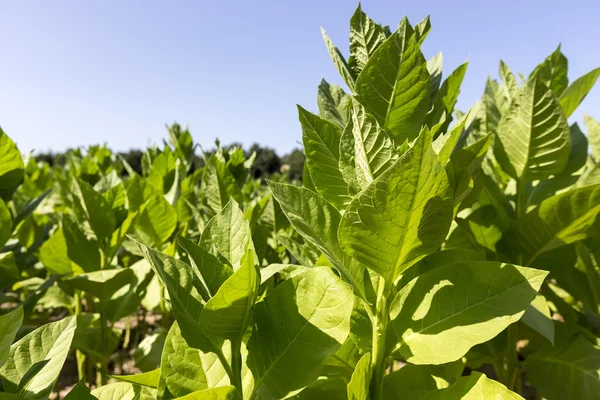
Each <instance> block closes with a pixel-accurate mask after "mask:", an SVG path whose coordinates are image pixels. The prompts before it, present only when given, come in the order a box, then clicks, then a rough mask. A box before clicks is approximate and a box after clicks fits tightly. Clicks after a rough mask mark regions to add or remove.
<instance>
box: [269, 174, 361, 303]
mask: <svg viewBox="0 0 600 400" xmlns="http://www.w3.org/2000/svg"><path fill="white" fill-rule="evenodd" d="M269 187H270V188H271V192H272V193H273V197H275V199H276V200H277V201H278V202H279V204H280V205H281V209H282V210H283V212H284V213H285V215H286V216H287V217H288V219H289V220H290V223H291V224H292V226H293V227H294V229H296V231H297V232H298V233H299V234H300V235H302V237H304V239H305V240H306V241H308V242H309V243H311V244H313V245H314V246H316V247H317V249H318V250H319V251H321V252H322V253H323V254H325V256H326V257H327V259H328V260H329V261H330V262H331V264H333V266H334V267H335V268H337V270H338V271H340V273H341V274H342V276H343V277H344V279H345V280H346V281H347V282H349V283H350V284H351V285H352V287H353V288H354V290H355V292H356V294H357V295H359V296H360V297H362V298H365V294H364V292H365V290H364V276H365V269H364V267H362V266H361V265H359V264H358V263H356V262H354V261H353V260H352V259H350V257H348V256H347V255H345V254H344V252H343V251H342V248H341V246H340V242H339V240H338V229H339V226H340V221H341V216H340V213H339V212H338V211H337V210H336V209H335V208H334V207H333V206H332V205H331V204H329V203H328V202H327V201H325V199H324V198H322V197H321V196H319V195H318V194H317V193H315V192H313V191H311V190H308V189H305V188H301V187H298V186H295V185H287V184H282V183H275V182H269Z"/></svg>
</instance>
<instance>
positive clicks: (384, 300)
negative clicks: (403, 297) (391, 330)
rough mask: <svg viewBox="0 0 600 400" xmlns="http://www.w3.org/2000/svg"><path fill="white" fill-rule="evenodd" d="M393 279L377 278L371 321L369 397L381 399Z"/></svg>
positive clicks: (385, 365)
mask: <svg viewBox="0 0 600 400" xmlns="http://www.w3.org/2000/svg"><path fill="white" fill-rule="evenodd" d="M392 283H393V280H391V279H389V280H385V279H383V278H380V279H379V287H378V289H377V304H376V309H375V321H374V323H373V343H372V350H371V389H370V391H371V399H372V400H381V399H382V398H383V378H384V376H385V370H386V369H387V357H386V353H385V337H386V331H387V325H388V321H389V319H390V317H389V312H388V307H389V304H388V303H389V295H390V292H391V289H392Z"/></svg>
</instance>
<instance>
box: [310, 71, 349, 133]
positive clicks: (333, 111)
mask: <svg viewBox="0 0 600 400" xmlns="http://www.w3.org/2000/svg"><path fill="white" fill-rule="evenodd" d="M349 103H350V96H349V95H347V94H346V93H345V92H344V89H342V88H341V87H339V86H337V85H334V84H332V83H329V82H327V81H326V80H325V79H322V80H321V83H320V84H319V89H318V92H317V104H318V105H319V115H320V116H321V118H324V119H326V120H328V121H330V122H333V123H334V124H336V125H337V126H339V127H340V128H343V127H344V126H345V125H346V123H347V122H348V104H349Z"/></svg>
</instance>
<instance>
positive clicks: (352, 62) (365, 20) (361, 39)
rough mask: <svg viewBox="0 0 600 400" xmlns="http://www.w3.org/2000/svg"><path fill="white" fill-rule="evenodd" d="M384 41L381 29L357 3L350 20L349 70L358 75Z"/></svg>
mask: <svg viewBox="0 0 600 400" xmlns="http://www.w3.org/2000/svg"><path fill="white" fill-rule="evenodd" d="M386 39H387V37H386V35H385V32H384V30H383V27H382V26H381V25H379V24H377V23H375V22H374V21H373V20H372V19H371V18H369V17H368V16H367V14H365V13H364V12H363V10H362V8H361V6H360V3H359V4H358V7H356V11H355V12H354V15H352V18H350V58H349V59H348V66H349V67H350V69H352V71H354V73H355V74H356V75H358V74H360V72H361V71H362V70H363V68H364V67H365V65H366V64H367V61H368V60H369V58H370V57H371V56H372V55H373V53H374V52H375V50H377V48H379V46H381V44H382V43H383V42H385V41H386Z"/></svg>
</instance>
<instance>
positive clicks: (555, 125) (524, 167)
mask: <svg viewBox="0 0 600 400" xmlns="http://www.w3.org/2000/svg"><path fill="white" fill-rule="evenodd" d="M497 134H498V139H500V140H499V141H497V144H498V146H497V148H496V158H497V159H498V161H499V162H500V163H501V165H502V169H504V170H505V172H507V173H508V174H509V175H511V176H512V177H513V178H515V179H517V180H524V181H532V180H536V179H544V178H547V177H548V176H550V175H554V174H557V173H560V172H562V171H563V169H564V167H565V165H566V164H567V161H568V159H569V152H570V149H571V134H570V131H569V124H568V123H567V120H566V118H565V116H564V114H563V112H562V109H561V108H560V104H559V103H558V101H557V100H556V97H555V96H554V95H553V93H552V91H551V90H550V89H549V88H548V87H547V86H545V85H544V84H543V83H542V81H541V79H539V78H534V79H532V80H530V81H529V82H527V85H526V86H524V87H523V88H521V89H520V91H519V94H518V95H517V97H516V98H515V99H514V100H513V101H512V103H511V105H510V107H509V109H508V110H507V111H506V113H504V115H502V119H501V120H500V123H499V124H498V130H497Z"/></svg>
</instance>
